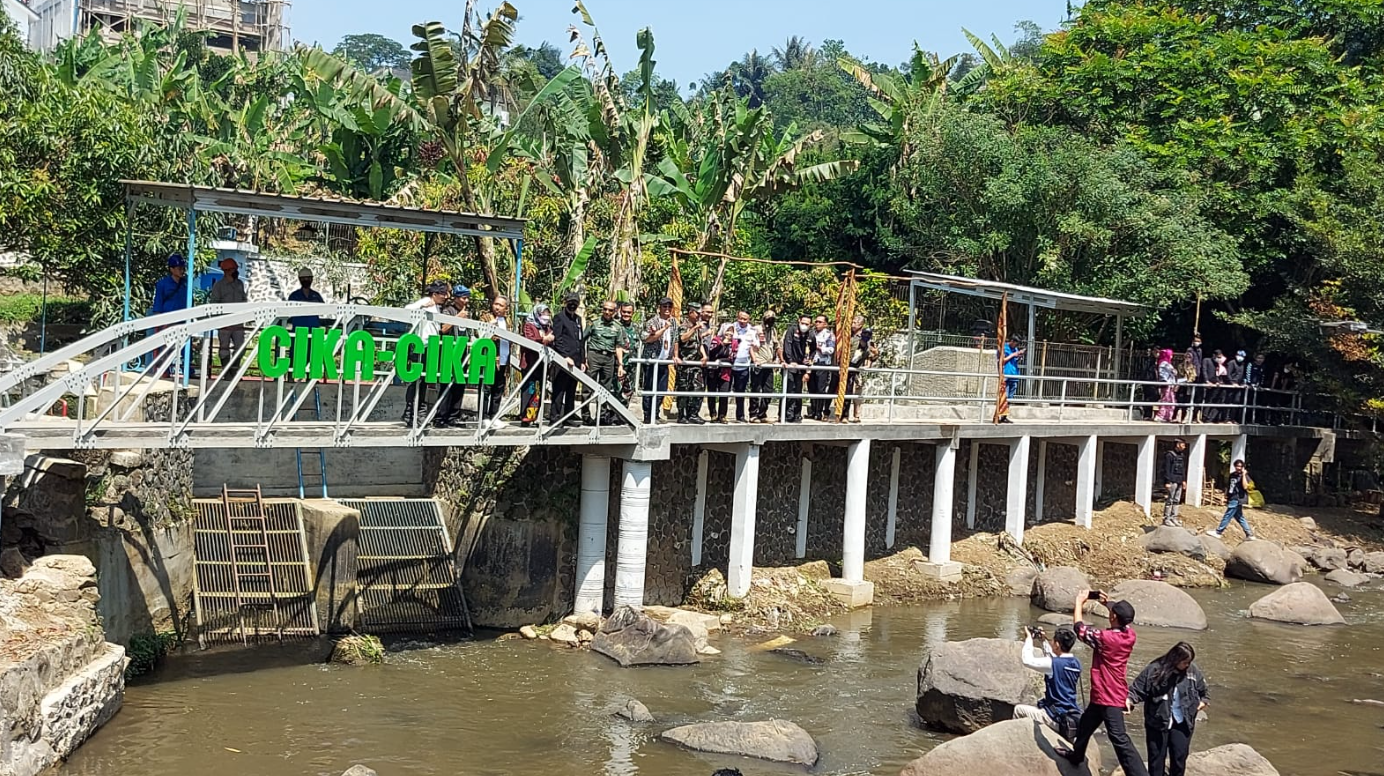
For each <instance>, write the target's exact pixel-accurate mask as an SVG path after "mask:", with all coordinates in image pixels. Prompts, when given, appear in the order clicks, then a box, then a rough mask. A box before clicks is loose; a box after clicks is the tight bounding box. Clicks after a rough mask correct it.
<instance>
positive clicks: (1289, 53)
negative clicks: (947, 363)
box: [0, 0, 1384, 406]
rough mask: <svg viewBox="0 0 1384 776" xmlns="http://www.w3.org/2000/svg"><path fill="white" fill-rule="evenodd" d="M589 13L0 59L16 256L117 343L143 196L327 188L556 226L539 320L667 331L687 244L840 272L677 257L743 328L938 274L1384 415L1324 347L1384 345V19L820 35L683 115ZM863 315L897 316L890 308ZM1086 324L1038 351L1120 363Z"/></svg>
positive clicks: (1155, 19)
mask: <svg viewBox="0 0 1384 776" xmlns="http://www.w3.org/2000/svg"><path fill="white" fill-rule="evenodd" d="M574 12H575V14H576V16H575V22H576V26H575V27H574V34H572V35H571V36H570V41H571V47H570V48H569V49H567V50H562V49H560V48H558V47H557V46H554V45H551V44H548V43H546V42H545V43H544V44H542V45H540V46H538V47H536V48H531V47H527V46H522V45H515V43H514V39H515V35H516V25H518V23H519V19H520V15H519V12H518V9H516V8H515V7H514V6H512V5H510V4H509V3H507V2H500V3H499V4H498V6H497V7H496V8H495V10H493V11H490V12H481V11H479V10H478V9H477V8H476V6H475V3H474V1H473V2H467V3H466V4H465V8H464V11H463V12H462V13H461V15H460V18H459V19H457V20H456V21H457V22H458V24H457V26H456V27H455V28H453V29H448V28H447V27H444V25H443V24H441V23H438V22H429V23H426V24H420V25H418V26H417V27H416V28H415V31H414V32H415V41H414V42H413V43H412V46H411V50H410V51H405V50H404V48H403V46H402V44H399V43H396V42H394V41H390V40H388V39H386V38H383V37H381V36H378V35H374V34H362V35H354V36H348V38H346V39H345V40H343V41H342V42H341V44H340V45H339V46H337V47H336V48H335V49H334V53H331V54H329V53H327V52H324V51H322V50H320V49H311V50H309V49H303V50H299V51H297V52H294V53H293V54H291V55H287V56H265V57H262V58H260V59H258V60H254V61H250V60H247V59H243V58H239V57H226V56H220V55H216V54H212V53H210V52H208V51H207V50H206V49H205V47H204V46H203V45H202V41H201V40H200V39H199V38H198V37H197V36H195V35H187V34H184V33H182V32H181V31H180V30H178V29H176V25H175V29H171V30H157V29H150V30H145V31H143V32H142V33H140V34H139V35H131V36H127V37H126V38H125V39H123V40H122V41H120V42H119V43H116V44H114V45H108V44H103V43H102V42H100V41H99V40H98V39H96V38H89V39H86V40H77V41H71V42H69V43H67V44H66V45H65V46H64V47H63V48H62V49H61V50H60V51H59V52H58V53H57V54H56V56H55V57H54V58H53V59H52V60H49V61H42V60H40V59H39V58H37V57H35V56H33V55H30V54H27V53H25V52H24V51H23V50H22V47H20V46H19V43H18V41H17V40H15V38H14V36H13V35H12V33H10V32H9V31H5V32H3V33H0V250H5V251H17V252H19V253H22V254H25V255H27V256H29V257H30V258H31V259H32V261H33V265H34V266H36V267H38V268H41V270H42V271H46V272H49V273H52V274H54V275H56V276H57V277H59V278H60V279H61V280H63V281H64V282H65V283H66V284H67V285H68V286H69V287H72V288H76V289H81V290H84V291H87V292H88V293H90V294H92V295H93V301H94V302H95V303H96V308H97V312H98V316H100V315H105V316H106V319H109V312H110V309H111V304H112V303H118V302H119V301H120V298H121V294H120V291H121V289H120V288H119V283H120V279H119V278H120V269H121V264H122V262H123V249H124V245H123V240H124V227H125V224H126V221H125V219H126V212H125V210H124V208H123V207H122V205H121V202H120V194H119V185H118V180H119V179H121V178H155V179H163V180H178V181H195V182H203V183H212V184H216V185H223V186H241V187H246V188H261V189H270V190H279V191H292V192H297V193H307V194H312V193H331V194H336V195H343V196H348V197H355V198H363V199H375V200H390V201H394V202H398V203H405V204H413V205H420V206H428V207H442V208H456V209H463V210H474V211H485V212H495V213H504V214H515V215H522V216H524V217H526V218H528V219H529V225H528V231H527V235H526V244H525V261H524V265H523V276H524V286H525V287H524V291H525V292H526V293H527V295H528V296H529V297H530V298H532V299H539V298H543V299H547V298H551V297H552V296H553V295H555V294H556V293H558V291H559V290H560V289H562V288H565V287H570V286H574V285H575V286H580V287H582V288H584V289H585V290H586V292H587V293H588V295H621V296H629V297H632V298H635V299H637V300H638V301H640V302H641V304H642V305H643V306H645V307H647V306H648V304H649V302H651V301H652V300H653V299H655V298H656V297H658V296H661V295H663V293H664V292H665V290H666V289H667V288H668V283H669V277H670V274H671V263H672V261H671V260H672V255H673V254H672V252H671V249H674V248H681V249H690V250H695V251H704V252H706V253H707V254H721V253H725V254H737V255H750V256H757V257H761V258H773V259H779V260H796V261H804V262H818V263H823V266H820V267H817V268H802V267H789V266H785V265H781V264H775V265H770V264H749V263H742V262H734V261H732V262H725V261H722V260H721V259H719V258H718V257H717V256H716V255H700V256H698V255H687V254H682V258H681V275H682V280H683V292H684V296H685V298H688V299H692V298H697V297H702V296H706V297H713V298H716V297H719V299H720V301H721V303H722V306H723V307H729V306H737V307H739V306H743V307H750V308H759V307H762V306H766V305H770V304H773V305H780V306H783V307H786V308H798V307H801V308H803V309H806V310H808V311H811V312H828V313H829V312H830V311H831V309H832V307H833V306H834V301H835V289H836V288H837V287H838V283H839V277H840V273H841V267H840V266H839V265H838V266H826V265H825V263H826V262H852V263H855V264H858V265H862V266H864V267H867V268H869V269H871V270H877V271H879V272H881V273H886V274H897V273H898V272H899V271H901V270H903V269H905V268H927V269H938V270H943V271H948V272H953V273H959V274H967V275H974V276H977V277H985V278H999V279H1005V280H1009V281H1013V282H1018V283H1025V284H1035V285H1042V286H1047V287H1052V288H1056V289H1060V290H1067V291H1073V292H1078V293H1086V294H1093V295H1102V296H1114V297H1121V298H1127V299H1132V300H1136V301H1140V302H1143V303H1145V304H1148V305H1149V306H1150V307H1151V308H1152V309H1153V310H1154V311H1155V312H1156V314H1155V315H1152V316H1149V317H1147V318H1145V319H1144V320H1142V321H1140V322H1138V323H1137V324H1135V326H1134V329H1133V331H1134V333H1135V334H1136V335H1139V336H1142V337H1143V338H1145V339H1147V340H1148V341H1149V343H1150V344H1154V343H1157V344H1161V345H1170V346H1177V347H1180V346H1181V345H1183V344H1184V343H1185V340H1186V339H1187V338H1188V337H1189V335H1190V333H1191V329H1192V327H1193V320H1195V319H1196V318H1197V317H1198V315H1199V316H1200V325H1201V327H1202V329H1203V330H1206V332H1207V335H1208V336H1207V339H1208V340H1209V341H1213V342H1215V343H1217V344H1218V345H1220V346H1222V347H1227V346H1243V347H1249V348H1256V349H1266V350H1271V351H1276V352H1278V353H1279V354H1281V355H1282V357H1283V358H1286V359H1294V360H1298V361H1300V362H1302V364H1303V365H1304V366H1305V367H1307V371H1308V372H1310V373H1311V374H1313V375H1314V376H1315V378H1314V379H1315V380H1316V381H1317V384H1318V385H1320V386H1322V387H1324V388H1327V389H1329V390H1331V391H1332V392H1333V393H1335V394H1336V395H1338V396H1339V397H1341V398H1342V399H1344V400H1345V401H1346V402H1347V403H1348V404H1350V405H1353V406H1361V405H1363V404H1367V403H1368V400H1369V399H1370V398H1371V397H1373V396H1376V395H1378V394H1379V393H1380V392H1381V391H1380V388H1381V387H1384V358H1381V355H1380V351H1379V349H1378V348H1377V345H1376V343H1375V341H1374V340H1373V339H1372V338H1370V337H1368V336H1365V337H1361V336H1359V335H1353V334H1350V335H1341V334H1333V333H1330V332H1327V331H1324V330H1323V328H1322V327H1321V326H1320V325H1319V324H1320V323H1321V322H1322V321H1324V320H1328V321H1329V320H1342V319H1345V320H1361V321H1365V322H1367V323H1371V324H1373V325H1375V326H1380V325H1384V279H1381V271H1380V270H1381V262H1382V261H1384V241H1381V240H1380V238H1379V236H1378V229H1377V227H1376V226H1375V224H1374V220H1375V218H1376V214H1378V213H1379V212H1380V211H1381V207H1384V183H1381V181H1384V159H1382V158H1381V149H1384V133H1382V132H1381V127H1382V125H1384V121H1381V109H1380V107H1379V105H1380V103H1381V99H1380V98H1381V97H1384V7H1382V6H1381V4H1380V2H1379V0H1180V1H1178V2H1174V1H1173V0H1088V1H1087V2H1086V3H1085V4H1083V5H1082V6H1081V7H1080V8H1079V9H1077V10H1075V11H1074V12H1073V16H1072V18H1071V19H1070V20H1069V21H1068V22H1067V23H1066V24H1065V25H1064V26H1063V28H1062V29H1060V30H1057V31H1054V32H1050V33H1046V34H1045V33H1044V32H1043V31H1042V30H1040V29H1039V28H1037V27H1036V26H1034V25H1033V24H1031V23H1021V24H1020V25H1018V27H1017V28H1016V30H1015V35H1014V38H1013V40H1012V42H1011V43H1010V44H1009V45H1007V46H1006V45H1005V44H1004V42H1002V41H1000V40H997V39H992V40H990V41H982V40H980V39H978V38H975V37H974V36H971V41H972V44H973V45H974V48H975V51H973V52H966V53H964V54H962V53H957V54H956V55H955V56H952V55H951V54H952V52H944V53H942V54H940V55H939V54H933V53H930V52H925V51H920V50H916V49H915V50H914V51H912V52H900V53H901V54H905V55H906V56H907V57H908V58H907V61H905V62H903V63H902V64H900V65H899V66H897V67H894V66H890V65H887V64H882V63H878V62H870V61H866V60H864V59H863V58H860V57H857V56H854V55H852V54H851V52H850V51H849V50H848V48H847V46H846V44H845V43H844V42H842V41H835V40H828V41H823V42H821V43H820V44H814V43H812V42H810V41H807V40H804V39H802V38H800V37H797V36H793V37H789V38H787V39H785V40H783V41H782V42H780V43H777V44H776V43H774V42H773V41H765V42H764V45H763V46H761V47H760V48H758V49H756V50H753V51H750V52H748V53H746V54H745V55H744V56H742V57H740V58H739V59H737V60H736V61H734V62H730V63H725V64H724V66H723V67H719V69H716V68H715V67H714V66H715V64H716V63H708V65H710V66H713V69H710V70H709V72H708V74H707V75H706V77H705V78H703V79H702V80H701V81H700V82H699V83H697V84H693V85H689V86H687V87H686V88H684V89H682V90H681V92H680V90H679V88H678V85H676V84H674V83H672V82H671V81H669V80H667V79H666V78H663V77H662V76H660V75H659V73H658V69H657V59H656V56H655V45H654V40H653V35H652V34H651V33H650V32H649V31H647V30H644V31H642V32H640V33H639V34H638V37H637V41H636V42H637V43H638V46H639V51H640V57H639V60H638V61H637V62H624V63H615V62H612V61H610V58H609V55H608V52H607V50H606V46H605V43H604V41H603V40H602V38H601V35H600V32H599V30H598V29H597V27H596V25H595V22H594V20H593V19H592V18H591V17H590V15H589V14H588V13H587V11H586V9H585V7H584V5H583V4H581V3H580V2H578V3H577V4H576V8H575V9H574ZM545 32H546V31H545ZM553 32H557V31H553ZM968 35H969V33H968ZM403 65H408V66H409V69H410V74H409V77H408V78H407V79H406V80H403V81H400V80H398V79H396V78H394V77H393V76H392V75H390V74H389V72H388V69H389V68H400V67H401V66H403ZM137 218H138V220H137V221H136V223H135V224H134V227H135V228H134V230H133V233H134V236H135V245H134V257H135V269H136V274H137V283H136V288H135V289H134V291H135V296H136V298H137V300H138V299H139V298H140V297H141V295H143V294H145V293H147V292H146V291H145V289H146V288H147V286H148V284H149V283H150V282H151V280H152V278H153V277H154V276H156V275H157V274H158V273H159V272H160V271H161V267H160V261H161V260H160V257H161V256H162V255H163V254H164V253H166V252H168V251H169V250H175V249H177V248H178V247H179V241H180V240H181V236H180V234H179V226H180V224H179V222H178V216H177V214H169V213H159V212H146V211H145V210H141V211H139V213H138V215H137ZM212 225H213V226H214V225H215V224H212ZM311 248H312V246H302V245H295V244H293V243H292V241H291V240H286V241H285V240H280V241H279V244H276V245H275V249H277V250H282V251H285V252H289V253H292V252H295V251H296V252H299V253H301V252H303V251H305V250H309V249H311ZM341 250H342V255H341V256H340V258H354V259H357V260H364V261H367V262H369V263H370V265H371V267H372V270H373V271H374V273H375V276H376V278H377V279H378V283H377V286H376V292H377V298H378V299H379V300H380V301H384V302H401V301H404V300H405V299H406V298H407V297H409V296H411V295H412V294H414V293H416V290H417V284H418V283H419V282H420V281H422V280H423V279H425V277H438V276H445V277H448V278H461V279H464V280H465V281H466V282H468V284H471V285H474V286H476V287H478V288H479V289H481V290H482V291H483V292H486V293H492V292H498V293H508V292H510V290H511V289H510V285H512V281H511V280H510V279H509V278H508V272H507V271H506V270H505V269H504V268H505V267H506V266H509V265H510V264H511V262H512V259H513V257H512V255H510V254H508V250H509V249H508V247H507V246H502V245H495V244H493V242H492V241H489V240H483V239H476V240H470V239H468V240H454V239H441V238H438V239H425V238H423V237H422V236H420V235H414V234H406V233H390V232H380V231H374V230H362V231H360V232H359V234H358V235H357V236H356V239H354V240H353V241H351V244H350V245H349V246H348V247H347V248H344V249H341ZM199 259H200V260H201V261H203V262H204V261H205V260H206V257H199ZM861 288H862V291H861V294H862V303H863V304H864V305H865V309H866V310H867V311H868V312H869V313H870V314H871V315H872V316H874V317H875V318H876V319H877V320H878V321H880V322H881V323H886V322H890V321H897V320H898V315H899V309H898V302H897V301H896V299H895V298H894V296H893V295H892V294H891V293H890V292H889V288H888V284H887V283H885V282H884V281H881V280H877V279H876V280H868V281H866V282H865V283H864V284H863V285H862V287H861ZM103 305H104V306H103ZM137 306H138V305H137ZM1091 323H1092V322H1090V321H1083V320H1080V319H1062V318H1060V317H1052V318H1051V319H1050V320H1044V321H1042V322H1041V325H1043V326H1044V327H1046V328H1047V330H1046V331H1045V332H1044V333H1045V334H1047V335H1052V336H1058V337H1063V338H1071V339H1080V340H1097V341H1099V340H1102V339H1104V341H1108V340H1109V337H1110V333H1109V332H1108V331H1107V330H1104V329H1101V328H1099V327H1097V326H1093V325H1090V324H1091ZM1371 406H1373V405H1371Z"/></svg>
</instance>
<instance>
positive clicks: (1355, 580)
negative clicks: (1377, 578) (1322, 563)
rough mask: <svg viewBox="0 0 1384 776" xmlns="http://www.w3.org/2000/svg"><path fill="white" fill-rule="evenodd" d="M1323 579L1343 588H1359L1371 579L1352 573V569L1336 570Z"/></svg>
mask: <svg viewBox="0 0 1384 776" xmlns="http://www.w3.org/2000/svg"><path fill="white" fill-rule="evenodd" d="M1322 579H1325V580H1326V581H1327V582H1334V583H1335V584H1338V585H1340V586H1341V587H1359V586H1360V585H1363V584H1365V583H1366V582H1368V581H1370V578H1369V577H1367V576H1365V575H1364V574H1360V573H1357V572H1354V571H1351V570H1350V569H1336V570H1335V571H1332V572H1330V573H1329V574H1327V575H1326V576H1324V577H1322Z"/></svg>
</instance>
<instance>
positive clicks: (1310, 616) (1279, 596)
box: [1249, 582, 1346, 625]
mask: <svg viewBox="0 0 1384 776" xmlns="http://www.w3.org/2000/svg"><path fill="white" fill-rule="evenodd" d="M1249 616H1250V617H1255V618H1258V619H1260V620H1277V621H1278V622H1291V623H1296V624H1298V625H1345V623H1346V620H1345V618H1344V617H1342V616H1341V613H1340V612H1338V611H1336V607H1335V606H1332V605H1331V599H1329V598H1327V597H1326V593H1323V592H1322V590H1321V588H1319V587H1317V586H1316V585H1314V584H1312V583H1311V582H1294V583H1293V584H1291V585H1284V586H1283V587H1281V588H1279V589H1278V590H1275V591H1273V592H1272V593H1269V594H1268V595H1266V596H1264V597H1263V598H1261V599H1259V600H1258V601H1255V602H1254V603H1252V604H1250V605H1249Z"/></svg>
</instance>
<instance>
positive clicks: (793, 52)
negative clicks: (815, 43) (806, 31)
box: [774, 35, 817, 72]
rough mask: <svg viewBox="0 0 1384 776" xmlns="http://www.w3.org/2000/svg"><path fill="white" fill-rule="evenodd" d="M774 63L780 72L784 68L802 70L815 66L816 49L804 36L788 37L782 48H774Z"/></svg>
mask: <svg viewBox="0 0 1384 776" xmlns="http://www.w3.org/2000/svg"><path fill="white" fill-rule="evenodd" d="M774 64H775V65H777V66H778V69H779V71H780V72H782V71H785V70H804V69H809V68H813V67H816V66H817V51H816V49H814V48H812V44H811V43H808V42H807V40H806V39H805V38H801V37H799V36H797V35H794V36H792V37H790V38H789V39H788V40H787V41H786V42H784V44H783V48H778V47H775V48H774Z"/></svg>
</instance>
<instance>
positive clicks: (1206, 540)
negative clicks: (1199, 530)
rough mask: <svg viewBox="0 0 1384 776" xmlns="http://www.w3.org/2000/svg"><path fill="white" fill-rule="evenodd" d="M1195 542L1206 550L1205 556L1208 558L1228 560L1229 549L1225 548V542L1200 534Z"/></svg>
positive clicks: (1209, 535)
mask: <svg viewBox="0 0 1384 776" xmlns="http://www.w3.org/2000/svg"><path fill="white" fill-rule="evenodd" d="M1197 541H1199V542H1201V546H1202V547H1203V548H1204V549H1205V550H1206V556H1207V557H1208V558H1209V557H1211V556H1212V555H1215V556H1216V557H1217V558H1220V559H1221V560H1230V555H1231V553H1230V548H1229V547H1227V546H1225V542H1223V541H1221V540H1220V539H1217V538H1216V537H1214V536H1212V535H1211V534H1200V535H1198V536H1197Z"/></svg>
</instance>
